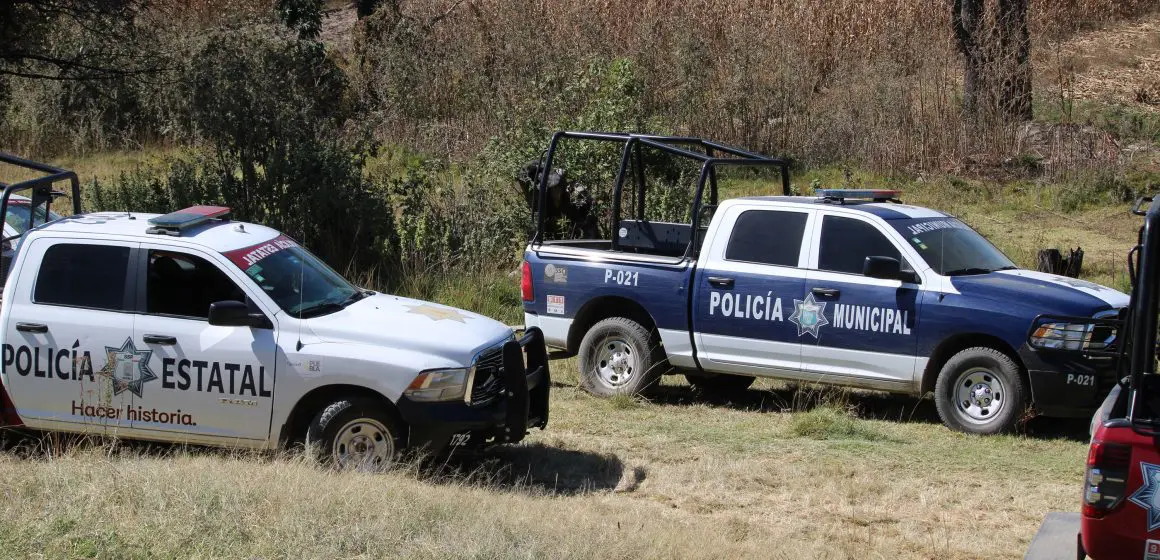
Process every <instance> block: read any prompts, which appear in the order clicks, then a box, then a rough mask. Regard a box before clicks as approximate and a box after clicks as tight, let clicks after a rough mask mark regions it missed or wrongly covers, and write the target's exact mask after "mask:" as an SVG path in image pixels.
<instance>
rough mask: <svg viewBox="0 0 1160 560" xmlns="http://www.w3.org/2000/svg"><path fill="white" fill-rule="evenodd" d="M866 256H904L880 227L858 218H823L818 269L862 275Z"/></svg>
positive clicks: (897, 257)
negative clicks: (883, 233)
mask: <svg viewBox="0 0 1160 560" xmlns="http://www.w3.org/2000/svg"><path fill="white" fill-rule="evenodd" d="M866 257H893V258H896V259H901V254H899V252H898V248H896V247H895V246H894V244H893V243H891V242H890V240H889V239H887V238H886V236H885V235H882V232H880V231H878V228H876V227H874V226H872V225H870V224H868V223H866V222H863V221H862V220H856V219H854V218H843V217H841V216H826V217H824V218H822V239H821V247H819V250H818V270H829V271H832V272H846V273H849V274H862V266H863V264H864V263H865V262H866Z"/></svg>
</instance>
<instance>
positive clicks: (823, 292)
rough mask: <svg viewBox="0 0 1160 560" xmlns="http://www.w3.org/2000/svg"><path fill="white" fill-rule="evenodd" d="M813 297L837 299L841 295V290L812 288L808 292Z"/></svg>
mask: <svg viewBox="0 0 1160 560" xmlns="http://www.w3.org/2000/svg"><path fill="white" fill-rule="evenodd" d="M810 291H811V292H813V293H814V295H815V296H822V297H838V296H840V295H842V290H835V289H834V288H814V289H812V290H810Z"/></svg>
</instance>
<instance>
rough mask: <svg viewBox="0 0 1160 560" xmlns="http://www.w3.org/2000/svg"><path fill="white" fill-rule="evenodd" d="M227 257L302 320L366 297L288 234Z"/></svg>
mask: <svg viewBox="0 0 1160 560" xmlns="http://www.w3.org/2000/svg"><path fill="white" fill-rule="evenodd" d="M226 256H227V257H229V259H230V260H231V261H233V263H234V264H236V265H238V267H239V268H241V269H242V270H244V271H245V272H246V275H247V276H249V277H250V279H251V280H253V281H254V283H255V284H257V285H258V287H259V288H262V291H264V292H266V295H268V296H270V298H271V299H273V300H274V302H275V303H277V304H278V307H280V308H282V310H283V311H285V312H287V313H289V314H290V315H292V316H294V317H297V318H299V319H306V318H310V317H318V316H320V315H327V314H330V313H334V312H335V311H338V310H340V309H342V308H344V307H346V306H348V305H350V304H352V303H354V302H356V301H358V300H360V299H362V298H363V297H365V294H364V293H363V291H362V290H360V289H358V288H356V287H355V286H353V285H351V283H350V282H347V281H346V279H345V278H343V277H342V276H340V275H339V274H338V273H337V272H335V271H334V270H333V269H331V268H330V267H329V266H326V263H323V262H322V261H321V260H319V259H318V257H315V256H314V255H312V254H311V253H310V251H307V250H306V249H303V248H302V247H300V246H298V244H297V243H295V242H294V241H293V240H291V239H290V238H288V237H286V236H284V235H283V236H280V237H278V238H277V239H274V240H272V241H269V242H266V243H261V244H258V245H254V246H252V247H246V248H244V249H238V250H235V251H230V252H228V253H226Z"/></svg>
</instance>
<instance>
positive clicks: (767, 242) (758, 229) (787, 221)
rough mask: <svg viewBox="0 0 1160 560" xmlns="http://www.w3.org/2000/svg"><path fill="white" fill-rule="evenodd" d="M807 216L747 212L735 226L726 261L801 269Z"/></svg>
mask: <svg viewBox="0 0 1160 560" xmlns="http://www.w3.org/2000/svg"><path fill="white" fill-rule="evenodd" d="M807 217H808V215H807V214H805V213H803V212H779V211H775V210H746V211H744V212H742V213H741V215H740V216H738V217H737V222H736V223H734V224H733V233H732V234H731V235H730V236H729V245H728V246H727V247H726V248H725V259H726V260H730V261H745V262H753V263H761V264H774V265H779V266H797V265H798V256H799V255H801V252H802V236H803V235H804V234H805V229H806V218H807Z"/></svg>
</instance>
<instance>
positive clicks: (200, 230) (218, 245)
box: [36, 212, 281, 253]
mask: <svg viewBox="0 0 1160 560" xmlns="http://www.w3.org/2000/svg"><path fill="white" fill-rule="evenodd" d="M160 216H161V214H144V213H138V212H94V213H90V214H77V215H73V216H67V217H65V218H62V219H60V220H56V221H53V222H49V223H47V224H45V225H43V226H40V227H38V228H36V229H37V230H38V231H42V232H53V233H59V232H67V233H73V234H79V235H82V236H89V235H116V236H127V237H140V238H141V239H142V240H144V241H167V240H177V239H179V240H182V241H185V242H187V243H193V244H196V245H200V246H203V247H205V248H207V249H210V250H213V251H218V252H220V253H225V252H227V251H233V250H236V249H242V248H245V247H251V246H253V245H255V244H258V243H264V242H266V241H270V240H271V239H274V238H276V237H278V236H279V235H281V234H280V233H279V232H278V230H276V229H273V228H269V227H266V226H263V225H259V224H252V223H248V222H235V221H231V220H211V221H208V222H205V223H202V224H199V225H196V226H192V227H188V228H185V229H183V230H181V235H180V236H179V237H171V236H168V235H164V234H156V233H149V232H148V230H149V229H150V228H151V227H153V224H150V223H149V220H150V219H151V218H157V217H160Z"/></svg>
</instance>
